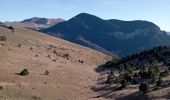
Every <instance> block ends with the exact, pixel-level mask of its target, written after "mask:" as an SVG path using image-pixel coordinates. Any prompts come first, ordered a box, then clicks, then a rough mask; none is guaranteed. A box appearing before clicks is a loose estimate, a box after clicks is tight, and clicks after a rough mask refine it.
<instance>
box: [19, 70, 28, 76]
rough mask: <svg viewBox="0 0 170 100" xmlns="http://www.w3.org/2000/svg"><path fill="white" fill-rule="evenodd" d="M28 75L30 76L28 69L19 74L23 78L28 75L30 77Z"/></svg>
mask: <svg viewBox="0 0 170 100" xmlns="http://www.w3.org/2000/svg"><path fill="white" fill-rule="evenodd" d="M28 74H29V72H28V69H23V70H22V71H21V72H20V73H19V75H22V76H26V75H28Z"/></svg>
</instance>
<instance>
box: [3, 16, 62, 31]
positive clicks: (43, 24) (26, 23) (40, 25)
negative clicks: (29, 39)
mask: <svg viewBox="0 0 170 100" xmlns="http://www.w3.org/2000/svg"><path fill="white" fill-rule="evenodd" d="M63 21H64V20H63V19H61V18H58V19H50V18H39V17H33V18H29V19H25V20H23V21H20V22H6V23H5V24H6V25H8V26H15V27H16V26H19V27H26V28H30V29H36V30H39V29H44V28H48V27H51V26H53V25H56V24H58V23H60V22H63Z"/></svg>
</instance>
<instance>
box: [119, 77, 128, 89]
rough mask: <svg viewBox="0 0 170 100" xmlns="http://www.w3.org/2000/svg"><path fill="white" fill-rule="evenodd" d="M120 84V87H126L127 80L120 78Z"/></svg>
mask: <svg viewBox="0 0 170 100" xmlns="http://www.w3.org/2000/svg"><path fill="white" fill-rule="evenodd" d="M120 84H121V87H122V88H126V87H127V86H128V81H127V80H126V79H122V80H121V82H120Z"/></svg>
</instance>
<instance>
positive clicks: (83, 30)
mask: <svg viewBox="0 0 170 100" xmlns="http://www.w3.org/2000/svg"><path fill="white" fill-rule="evenodd" d="M41 32H44V33H47V34H49V35H53V36H56V37H60V38H63V39H65V40H68V41H71V42H74V43H77V44H80V45H83V46H87V47H90V48H93V49H96V50H98V51H102V52H104V53H114V54H117V55H119V56H124V55H127V54H129V53H133V52H136V51H139V50H143V49H146V48H151V47H154V46H158V45H169V44H170V36H168V35H167V33H166V32H164V31H161V30H160V28H159V27H158V26H157V25H155V24H154V23H152V22H148V21H142V20H136V21H122V20H116V19H111V20H103V19H101V18H99V17H96V16H94V15H91V14H87V13H81V14H79V15H77V16H75V17H73V18H71V19H70V20H68V21H65V22H62V23H59V24H57V25H54V26H52V27H49V28H47V29H43V30H41Z"/></svg>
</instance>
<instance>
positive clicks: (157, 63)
mask: <svg viewBox="0 0 170 100" xmlns="http://www.w3.org/2000/svg"><path fill="white" fill-rule="evenodd" d="M102 67H103V68H106V69H107V71H106V72H104V73H107V74H108V75H106V76H105V77H104V79H105V83H106V84H109V85H108V90H106V91H105V92H109V91H111V89H112V88H114V90H112V92H110V95H109V96H108V95H106V96H105V98H116V99H118V100H127V99H130V100H136V99H138V100H146V99H147V100H155V99H159V100H160V99H161V100H162V99H165V100H169V99H170V95H169V93H170V73H169V71H170V47H168V46H158V47H154V48H152V49H148V50H144V51H141V52H138V53H134V54H131V55H128V56H125V57H122V58H121V59H118V60H112V61H108V62H106V64H104V65H102ZM143 84H144V85H145V88H144V87H143V90H142V88H140V87H141V86H142V85H143ZM119 92H121V93H123V94H126V95H125V96H121V97H120V96H118V95H113V94H114V93H119Z"/></svg>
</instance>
